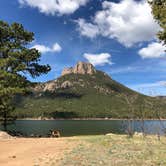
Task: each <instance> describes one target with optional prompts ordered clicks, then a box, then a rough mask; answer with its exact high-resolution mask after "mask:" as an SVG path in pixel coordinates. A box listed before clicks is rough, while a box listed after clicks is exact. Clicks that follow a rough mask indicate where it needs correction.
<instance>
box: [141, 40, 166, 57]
mask: <svg viewBox="0 0 166 166" xmlns="http://www.w3.org/2000/svg"><path fill="white" fill-rule="evenodd" d="M165 49H166V48H165V47H164V46H163V45H162V44H161V43H157V42H153V43H151V44H149V45H148V46H147V47H145V48H142V49H141V50H139V52H138V53H139V55H140V56H141V57H142V58H160V57H163V56H166V52H165Z"/></svg>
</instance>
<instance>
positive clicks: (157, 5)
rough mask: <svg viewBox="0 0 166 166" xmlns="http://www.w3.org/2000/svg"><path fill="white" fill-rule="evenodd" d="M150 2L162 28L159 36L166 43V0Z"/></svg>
mask: <svg viewBox="0 0 166 166" xmlns="http://www.w3.org/2000/svg"><path fill="white" fill-rule="evenodd" d="M150 4H151V6H152V13H153V15H154V18H155V19H156V21H157V22H158V24H159V25H160V27H161V28H162V30H161V31H160V32H159V33H158V38H159V39H160V41H161V42H163V44H164V45H166V0H152V1H150Z"/></svg>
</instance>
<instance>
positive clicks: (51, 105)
mask: <svg viewBox="0 0 166 166" xmlns="http://www.w3.org/2000/svg"><path fill="white" fill-rule="evenodd" d="M65 81H70V82H71V83H72V84H73V85H74V86H72V87H68V88H58V89H56V90H55V91H53V92H42V93H41V92H39V93H34V94H33V95H31V96H25V97H22V98H21V99H19V101H22V102H20V104H19V105H17V109H16V111H15V112H14V115H15V116H17V117H19V118H27V117H29V118H31V117H34V118H37V117H48V118H105V117H108V118H128V119H130V118H139V119H141V118H142V117H143V118H157V115H156V114H155V113H154V112H153V110H154V109H156V108H152V106H153V107H154V106H155V107H157V108H158V110H159V112H160V116H161V117H166V112H164V108H165V106H166V104H165V103H164V100H160V99H156V98H153V97H148V96H144V95H141V94H139V93H137V92H135V91H132V90H130V89H129V88H127V87H125V86H123V85H121V84H119V83H118V82H116V81H114V80H112V79H111V78H110V77H109V76H107V75H105V74H104V73H102V72H99V71H98V72H97V73H96V74H94V75H88V74H87V75H81V74H80V75H79V74H70V75H65V76H63V77H60V78H58V79H57V81H56V82H57V84H58V86H60V85H62V84H63V83H64V82H65ZM126 96H127V97H128V100H129V101H128V102H129V103H128V102H127V100H126ZM133 99H134V100H133ZM15 100H16V99H15ZM131 100H133V101H131ZM150 104H152V105H150ZM157 104H158V105H157Z"/></svg>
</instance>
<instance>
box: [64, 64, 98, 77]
mask: <svg viewBox="0 0 166 166" xmlns="http://www.w3.org/2000/svg"><path fill="white" fill-rule="evenodd" d="M72 73H74V74H90V75H92V74H95V73H96V69H95V68H94V66H93V65H92V64H91V63H88V62H78V63H77V64H76V65H75V67H70V68H65V69H64V70H63V71H62V76H63V75H66V74H72Z"/></svg>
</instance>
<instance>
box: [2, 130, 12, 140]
mask: <svg viewBox="0 0 166 166" xmlns="http://www.w3.org/2000/svg"><path fill="white" fill-rule="evenodd" d="M11 138H12V136H11V135H9V134H8V133H7V132H4V131H0V139H11Z"/></svg>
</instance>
